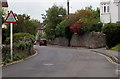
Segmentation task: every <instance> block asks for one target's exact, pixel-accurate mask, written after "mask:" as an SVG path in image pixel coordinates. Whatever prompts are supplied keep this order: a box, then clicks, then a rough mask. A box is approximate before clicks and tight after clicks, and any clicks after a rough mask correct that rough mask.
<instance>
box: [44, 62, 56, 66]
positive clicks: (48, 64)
mask: <svg viewBox="0 0 120 79" xmlns="http://www.w3.org/2000/svg"><path fill="white" fill-rule="evenodd" d="M43 65H44V66H53V65H54V64H51V63H47V64H43Z"/></svg>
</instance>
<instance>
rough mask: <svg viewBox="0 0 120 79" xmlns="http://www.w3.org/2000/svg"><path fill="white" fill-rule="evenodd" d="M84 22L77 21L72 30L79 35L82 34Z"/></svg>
mask: <svg viewBox="0 0 120 79" xmlns="http://www.w3.org/2000/svg"><path fill="white" fill-rule="evenodd" d="M83 23H84V22H83V21H77V22H75V23H74V24H73V25H72V26H70V29H71V30H72V31H73V32H74V33H77V34H82V33H83V30H82V25H83Z"/></svg>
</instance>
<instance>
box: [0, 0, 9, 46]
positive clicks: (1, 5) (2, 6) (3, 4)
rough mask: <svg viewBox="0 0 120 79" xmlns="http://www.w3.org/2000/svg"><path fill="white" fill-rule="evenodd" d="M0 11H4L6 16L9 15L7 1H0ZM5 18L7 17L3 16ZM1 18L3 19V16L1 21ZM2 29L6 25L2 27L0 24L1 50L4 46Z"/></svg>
mask: <svg viewBox="0 0 120 79" xmlns="http://www.w3.org/2000/svg"><path fill="white" fill-rule="evenodd" d="M0 9H3V11H4V12H5V14H6V15H7V14H8V3H7V0H3V1H0ZM3 17H5V16H3ZM1 18H2V16H1V17H0V19H1ZM1 20H2V19H1ZM1 22H2V21H1ZM2 27H5V24H3V25H2V24H1V23H0V48H1V46H2Z"/></svg>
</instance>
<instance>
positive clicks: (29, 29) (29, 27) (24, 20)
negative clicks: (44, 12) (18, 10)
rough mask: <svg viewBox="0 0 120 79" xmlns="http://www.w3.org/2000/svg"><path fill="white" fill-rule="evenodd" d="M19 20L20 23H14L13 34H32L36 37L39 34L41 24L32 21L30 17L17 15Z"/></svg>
mask: <svg viewBox="0 0 120 79" xmlns="http://www.w3.org/2000/svg"><path fill="white" fill-rule="evenodd" d="M16 16H17V18H18V23H14V28H13V32H14V33H19V32H21V33H30V34H32V35H35V34H36V32H37V27H38V24H39V22H36V20H31V19H30V16H28V15H25V14H23V15H16Z"/></svg>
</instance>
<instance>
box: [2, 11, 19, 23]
mask: <svg viewBox="0 0 120 79" xmlns="http://www.w3.org/2000/svg"><path fill="white" fill-rule="evenodd" d="M11 13H12V15H13V17H14V18H15V15H14V13H13V12H12V11H10V13H8V16H7V18H6V19H5V21H4V22H5V23H17V22H18V20H16V18H15V20H16V21H15V22H11V21H7V19H8V17H9V16H10V14H11Z"/></svg>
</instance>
